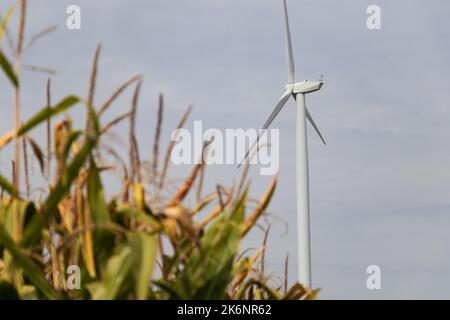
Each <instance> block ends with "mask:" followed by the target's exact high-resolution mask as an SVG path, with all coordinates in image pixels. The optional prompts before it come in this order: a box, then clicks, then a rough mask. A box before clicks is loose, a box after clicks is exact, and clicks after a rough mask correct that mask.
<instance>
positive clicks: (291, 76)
mask: <svg viewBox="0 0 450 320" xmlns="http://www.w3.org/2000/svg"><path fill="white" fill-rule="evenodd" d="M283 3H284V21H285V28H286V61H287V68H288V84H293V83H294V74H295V65H294V54H293V51H292V40H291V30H290V28H289V16H288V9H287V4H286V0H283Z"/></svg>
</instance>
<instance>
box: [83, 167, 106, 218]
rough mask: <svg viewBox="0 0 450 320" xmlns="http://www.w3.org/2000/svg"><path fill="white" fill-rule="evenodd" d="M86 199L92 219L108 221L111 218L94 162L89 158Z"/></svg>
mask: <svg viewBox="0 0 450 320" xmlns="http://www.w3.org/2000/svg"><path fill="white" fill-rule="evenodd" d="M88 201H89V209H90V212H91V215H92V220H93V221H94V222H97V223H108V222H110V220H111V218H110V216H109V211H108V208H107V206H106V203H105V194H104V191H103V186H102V182H101V180H100V174H99V171H98V168H97V166H96V164H95V162H94V161H93V160H92V159H91V165H90V168H89V175H88Z"/></svg>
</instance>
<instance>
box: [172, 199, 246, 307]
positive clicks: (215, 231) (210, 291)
mask: <svg viewBox="0 0 450 320" xmlns="http://www.w3.org/2000/svg"><path fill="white" fill-rule="evenodd" d="M241 208H242V205H238V206H237V210H238V211H236V212H235V213H233V214H232V215H228V214H227V213H226V212H224V213H223V214H222V215H221V216H220V217H218V218H217V219H216V221H215V222H214V224H213V225H212V226H211V227H210V228H209V229H208V230H207V232H206V233H205V235H204V236H203V237H202V240H201V246H200V247H201V248H202V250H200V249H198V248H196V249H194V250H193V251H192V253H191V255H190V257H189V259H188V261H187V262H186V265H185V267H184V269H183V270H182V271H181V273H180V274H179V276H178V277H177V279H176V280H175V281H174V282H173V283H172V284H171V289H172V290H173V291H174V292H176V293H177V294H179V295H181V296H182V298H183V299H223V298H224V297H225V289H226V287H227V285H228V283H229V282H230V280H231V278H232V269H233V261H234V258H235V256H236V254H237V252H238V249H239V243H240V239H241V237H240V228H241V225H242V220H243V219H242V217H241V215H242V213H241V211H240V210H242V209H241ZM166 291H167V290H166Z"/></svg>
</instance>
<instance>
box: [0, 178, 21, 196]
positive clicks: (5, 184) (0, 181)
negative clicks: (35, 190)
mask: <svg viewBox="0 0 450 320" xmlns="http://www.w3.org/2000/svg"><path fill="white" fill-rule="evenodd" d="M0 188H2V189H3V190H5V191H6V192H8V193H9V194H10V195H11V196H13V197H16V198H17V197H18V196H19V193H18V192H17V190H16V189H15V188H14V186H13V185H12V184H11V183H10V182H9V181H8V180H7V179H6V178H5V177H3V176H2V175H0Z"/></svg>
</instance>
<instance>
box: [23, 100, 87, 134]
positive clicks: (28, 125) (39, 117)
mask: <svg viewBox="0 0 450 320" xmlns="http://www.w3.org/2000/svg"><path fill="white" fill-rule="evenodd" d="M79 102H80V99H79V98H78V97H75V96H68V97H66V98H64V99H63V100H61V101H60V102H59V103H58V104H57V105H56V106H54V107H50V108H49V107H44V108H43V109H41V111H39V112H38V113H36V114H35V115H34V116H33V117H32V118H31V119H29V120H28V121H27V122H25V123H24V124H23V125H22V126H21V127H20V129H19V131H18V132H17V136H19V137H20V136H22V135H24V134H25V133H27V132H29V131H30V130H31V129H33V128H35V127H36V126H38V125H39V124H41V123H43V122H45V121H46V120H48V119H50V118H52V117H54V116H55V115H57V114H59V113H61V112H64V111H66V110H67V109H69V108H71V107H73V106H74V105H76V104H77V103H79Z"/></svg>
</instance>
